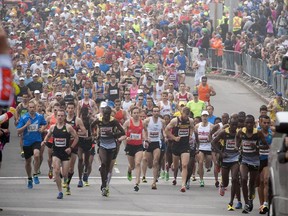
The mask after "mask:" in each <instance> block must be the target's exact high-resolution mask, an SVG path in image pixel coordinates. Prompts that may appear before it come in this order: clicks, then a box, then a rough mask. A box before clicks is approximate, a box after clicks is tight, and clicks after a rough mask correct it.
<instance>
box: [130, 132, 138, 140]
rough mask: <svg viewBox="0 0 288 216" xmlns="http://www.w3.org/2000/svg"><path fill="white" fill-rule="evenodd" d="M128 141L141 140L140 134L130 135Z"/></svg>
mask: <svg viewBox="0 0 288 216" xmlns="http://www.w3.org/2000/svg"><path fill="white" fill-rule="evenodd" d="M130 139H132V140H141V134H135V133H131V134H130Z"/></svg>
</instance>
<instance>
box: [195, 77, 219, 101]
mask: <svg viewBox="0 0 288 216" xmlns="http://www.w3.org/2000/svg"><path fill="white" fill-rule="evenodd" d="M197 91H198V94H199V99H200V100H202V101H204V102H205V103H206V105H210V97H211V96H215V95H216V92H215V90H214V88H213V87H212V86H210V85H208V84H207V76H202V78H201V83H200V84H199V85H198V86H197Z"/></svg>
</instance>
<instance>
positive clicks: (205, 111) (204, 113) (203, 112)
mask: <svg viewBox="0 0 288 216" xmlns="http://www.w3.org/2000/svg"><path fill="white" fill-rule="evenodd" d="M203 115H209V113H208V111H207V110H203V111H202V113H201V116H203Z"/></svg>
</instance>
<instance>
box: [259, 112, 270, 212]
mask: <svg viewBox="0 0 288 216" xmlns="http://www.w3.org/2000/svg"><path fill="white" fill-rule="evenodd" d="M270 125H271V120H270V118H269V116H267V115H260V117H259V128H258V129H260V130H261V131H262V133H263V134H264V137H265V139H266V142H267V143H268V145H271V144H272V136H273V132H272V130H271V128H270ZM260 145H262V142H260ZM259 154H260V166H259V176H258V184H257V185H258V195H259V201H260V208H259V214H266V213H267V212H268V211H269V208H268V188H269V184H268V183H269V175H270V174H269V167H268V155H269V149H259Z"/></svg>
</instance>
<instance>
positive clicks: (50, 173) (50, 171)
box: [48, 169, 53, 179]
mask: <svg viewBox="0 0 288 216" xmlns="http://www.w3.org/2000/svg"><path fill="white" fill-rule="evenodd" d="M48 177H49V179H52V178H53V171H52V169H51V170H49V173H48Z"/></svg>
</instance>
